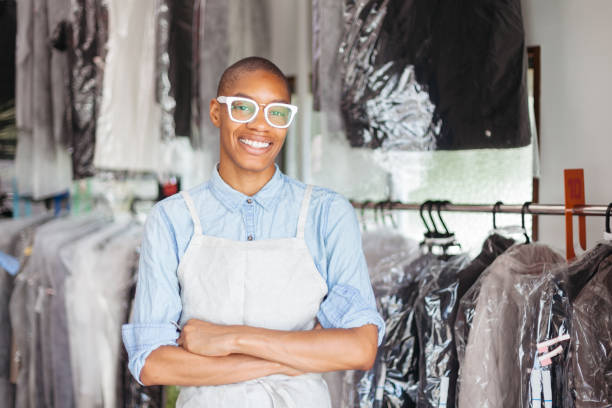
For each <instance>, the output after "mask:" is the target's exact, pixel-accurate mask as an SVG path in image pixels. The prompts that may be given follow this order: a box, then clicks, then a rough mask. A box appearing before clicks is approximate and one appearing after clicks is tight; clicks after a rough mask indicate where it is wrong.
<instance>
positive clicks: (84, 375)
mask: <svg viewBox="0 0 612 408" xmlns="http://www.w3.org/2000/svg"><path fill="white" fill-rule="evenodd" d="M141 233H142V228H141V227H139V226H137V225H135V224H131V223H127V222H115V223H112V224H109V225H108V226H106V227H104V228H102V229H101V230H100V231H97V232H96V233H93V234H90V235H89V236H87V237H84V238H83V239H81V240H79V241H75V242H72V243H70V244H68V245H66V246H64V247H63V248H62V249H61V251H60V258H61V259H62V262H63V263H64V265H65V267H66V269H67V270H68V276H67V278H66V296H65V302H66V310H67V317H68V328H69V335H70V361H71V367H72V373H73V376H72V379H73V384H74V394H75V404H76V406H78V407H116V406H118V404H119V398H118V396H117V392H116V390H117V389H118V385H119V383H118V381H117V370H118V368H119V367H118V364H119V360H120V337H119V336H117V333H119V332H120V328H121V324H122V323H123V319H124V316H125V314H126V311H125V308H126V300H127V299H126V295H127V290H129V288H130V286H131V282H132V268H133V266H134V264H135V254H136V247H137V245H138V242H139V239H140V235H141ZM84 344H88V345H90V346H91V347H83V345H84ZM92 347H93V348H94V349H95V350H97V352H96V353H91V348H92Z"/></svg>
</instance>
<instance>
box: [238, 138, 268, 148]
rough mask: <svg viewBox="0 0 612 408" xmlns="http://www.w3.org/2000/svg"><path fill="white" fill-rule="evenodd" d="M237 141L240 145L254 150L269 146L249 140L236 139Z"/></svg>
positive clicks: (265, 143)
mask: <svg viewBox="0 0 612 408" xmlns="http://www.w3.org/2000/svg"><path fill="white" fill-rule="evenodd" d="M238 140H239V141H240V143H244V144H245V145H249V146H251V147H254V148H256V149H265V148H266V147H268V146H270V144H271V143H269V142H258V141H256V140H249V139H238Z"/></svg>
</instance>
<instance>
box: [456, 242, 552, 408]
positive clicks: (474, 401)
mask: <svg viewBox="0 0 612 408" xmlns="http://www.w3.org/2000/svg"><path fill="white" fill-rule="evenodd" d="M563 262H564V259H563V257H562V256H561V255H559V254H557V253H556V252H554V251H552V250H551V249H550V248H548V247H547V246H544V245H541V244H527V245H518V246H515V247H512V248H510V249H508V250H507V251H506V252H504V253H503V254H502V255H500V256H499V257H498V258H497V259H496V260H495V261H493V263H492V264H491V265H490V266H489V267H488V268H487V270H486V271H485V272H484V273H483V274H482V275H481V277H480V278H479V279H478V281H477V282H476V283H475V284H474V285H473V286H472V288H470V289H469V290H468V291H467V292H466V294H465V295H464V296H463V298H462V299H461V302H460V308H461V309H463V310H462V311H461V314H463V315H464V316H469V317H470V319H469V323H468V324H464V325H461V326H458V325H457V326H456V327H455V337H456V341H457V355H458V357H459V362H460V364H459V366H460V368H459V379H458V396H457V403H458V406H459V408H463V407H474V406H478V407H483V408H493V407H500V408H501V407H507V406H512V407H517V408H521V407H527V406H529V405H527V404H528V403H529V401H528V390H527V389H525V387H523V378H524V372H523V371H522V369H526V364H524V363H523V360H522V358H521V356H524V355H525V354H528V356H527V358H533V355H532V353H533V352H534V344H533V342H530V341H529V339H530V337H529V336H525V337H522V335H523V334H524V333H530V331H531V330H533V331H535V328H537V326H536V325H535V324H534V320H536V321H537V318H538V316H537V315H536V316H534V315H533V314H532V313H530V305H529V296H530V294H531V291H532V290H537V288H538V285H540V282H541V274H542V272H543V271H544V270H545V268H549V267H552V266H553V265H557V264H562V263H563ZM532 296H533V295H532ZM532 319H533V320H532ZM523 326H524V327H526V330H525V331H524V332H522V331H521V327H523ZM529 368H531V367H529Z"/></svg>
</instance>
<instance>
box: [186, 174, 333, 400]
mask: <svg viewBox="0 0 612 408" xmlns="http://www.w3.org/2000/svg"><path fill="white" fill-rule="evenodd" d="M311 191H312V186H308V188H307V189H306V193H305V195H304V199H303V201H302V207H301V211H300V216H299V220H298V227H297V235H296V237H294V238H283V239H269V240H260V241H233V240H228V239H224V238H218V237H213V236H207V235H203V234H202V227H201V224H200V220H199V217H198V216H197V213H196V210H195V207H194V204H193V201H192V199H191V196H190V195H189V193H187V192H182V193H181V194H182V195H183V198H184V199H185V202H186V204H187V207H188V209H189V212H190V214H191V217H192V219H193V223H194V234H193V237H192V239H191V242H190V243H189V247H188V248H187V251H186V252H185V255H184V256H183V258H182V259H181V262H180V264H179V267H178V271H177V273H178V277H179V282H180V286H181V288H182V290H181V301H182V305H183V310H182V313H181V321H180V325H181V327H182V326H183V325H184V324H185V322H187V321H188V320H189V319H192V318H196V319H200V320H205V321H208V322H212V323H216V324H225V325H231V324H240V325H249V326H256V327H264V328H268V329H276V330H310V329H312V328H313V327H314V324H315V318H316V315H317V312H318V310H319V306H320V304H321V301H322V300H323V297H324V296H325V295H326V294H327V289H328V288H327V284H326V283H325V281H324V280H323V278H322V277H321V275H320V274H319V272H318V271H317V269H316V267H315V265H314V263H313V261H312V257H311V255H310V252H309V251H308V248H307V246H306V243H305V241H304V226H305V224H306V214H307V210H308V204H309V202H310V193H311ZM176 406H177V407H179V408H189V407H202V406H206V407H208V406H210V407H233V408H240V407H245V408H246V407H255V406H256V407H258V408H297V407H300V408H325V407H330V408H331V402H330V397H329V392H328V389H327V384H326V383H325V381H324V380H323V379H322V377H321V375H320V374H305V375H302V376H298V377H289V376H285V375H272V376H267V377H262V378H258V379H255V380H250V381H245V382H241V383H236V384H227V385H221V386H203V387H185V388H183V389H182V390H181V393H180V395H179V398H178V401H177V405H176Z"/></svg>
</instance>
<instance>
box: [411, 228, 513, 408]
mask: <svg viewBox="0 0 612 408" xmlns="http://www.w3.org/2000/svg"><path fill="white" fill-rule="evenodd" d="M513 244H514V241H513V240H512V239H508V238H504V237H502V236H500V235H492V236H490V237H489V238H487V240H486V241H485V242H484V244H483V246H482V251H481V252H480V254H479V255H478V256H477V257H476V258H475V259H474V260H472V261H471V262H470V263H469V264H468V265H467V266H465V267H463V266H464V265H463V263H464V262H465V258H459V259H455V260H453V262H452V264H451V265H449V266H447V267H445V268H444V269H443V270H442V272H441V273H440V274H439V275H438V276H437V277H436V278H435V279H434V280H433V281H432V282H431V283H430V284H429V285H427V287H425V288H424V289H423V290H422V294H421V295H420V296H419V298H418V299H417V301H416V302H415V306H414V308H415V314H416V319H415V320H416V322H417V327H418V332H419V344H420V347H419V348H420V350H421V352H420V361H419V395H418V406H419V407H432V408H434V407H435V408H438V407H439V406H446V407H454V406H455V389H456V384H457V376H458V372H459V362H458V361H457V352H456V347H455V335H454V330H453V327H454V324H455V317H456V315H457V310H458V308H459V301H460V299H461V297H462V296H463V294H464V293H465V292H466V291H467V290H468V289H469V288H470V287H471V286H472V285H473V284H474V282H476V280H477V279H478V277H479V276H480V274H481V273H482V272H483V271H484V270H485V268H486V267H488V266H489V265H490V264H491V263H492V262H493V260H494V259H495V258H496V257H497V256H499V255H500V254H502V253H503V252H504V251H506V250H507V249H508V248H509V247H510V246H512V245H513Z"/></svg>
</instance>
